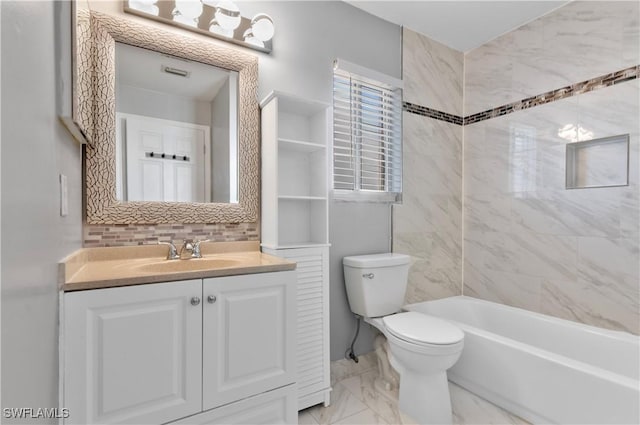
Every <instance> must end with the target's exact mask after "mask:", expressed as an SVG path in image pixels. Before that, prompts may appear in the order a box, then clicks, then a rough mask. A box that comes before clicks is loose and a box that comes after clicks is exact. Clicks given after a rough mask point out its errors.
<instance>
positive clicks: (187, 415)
mask: <svg viewBox="0 0 640 425" xmlns="http://www.w3.org/2000/svg"><path fill="white" fill-rule="evenodd" d="M295 280H296V272H295V271H282V272H273V273H257V274H249V275H241V276H232V277H218V278H210V279H204V280H202V279H196V280H188V281H179V282H169V283H154V284H145V285H138V286H126V287H118V288H108V289H94V290H86V291H78V292H67V293H64V295H63V300H62V313H63V314H62V339H63V347H64V350H63V353H62V356H63V369H64V370H63V376H64V381H63V400H62V403H63V404H62V405H63V406H64V407H67V408H68V409H69V412H70V416H69V418H67V419H65V423H66V424H93V423H128V424H132V423H135V424H161V423H168V422H171V421H177V420H180V421H181V422H180V423H203V424H204V423H210V424H214V423H228V424H231V423H248V422H246V421H250V422H252V423H254V420H255V418H257V417H265V418H266V417H270V418H273V420H274V421H275V422H270V423H295V421H296V412H297V405H296V390H295V388H296V386H295V338H296V336H295V314H296V300H295ZM234 405H235V406H236V407H235V408H234V407H233V406H234ZM220 406H222V407H220ZM238 406H240V407H238ZM238 409H239V410H238ZM252 412H253V413H252ZM260 412H262V413H260ZM252 415H253V416H252ZM278 418H279V419H278ZM255 423H260V422H255ZM264 423H266V422H264Z"/></svg>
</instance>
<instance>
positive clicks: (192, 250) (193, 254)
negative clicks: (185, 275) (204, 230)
mask: <svg viewBox="0 0 640 425" xmlns="http://www.w3.org/2000/svg"><path fill="white" fill-rule="evenodd" d="M202 242H209V239H205V240H202V241H196V242H193V241H190V240H188V239H185V240H184V242H183V243H182V247H181V248H180V255H179V256H178V257H179V258H180V259H181V260H189V259H191V258H202V253H201V252H200V244H201V243H202Z"/></svg>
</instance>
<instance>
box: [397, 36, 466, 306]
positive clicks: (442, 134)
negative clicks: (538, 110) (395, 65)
mask: <svg viewBox="0 0 640 425" xmlns="http://www.w3.org/2000/svg"><path fill="white" fill-rule="evenodd" d="M462 77H463V55H462V53H460V52H457V51H455V50H452V49H450V48H448V47H446V46H444V45H442V44H440V43H437V42H435V41H433V40H430V39H429V38H427V37H424V36H422V35H420V34H418V33H415V32H413V31H411V30H408V29H404V31H403V80H404V84H405V87H404V100H405V102H410V103H412V104H415V105H420V106H423V107H427V108H431V109H433V110H436V111H441V112H445V113H447V114H452V115H457V116H460V115H461V114H462V82H463V79H462ZM403 132H404V135H403V141H404V147H403V149H404V152H403V156H404V166H403V167H404V170H403V174H404V182H403V201H402V204H401V205H394V208H393V251H394V252H400V253H405V254H409V255H411V257H412V262H413V264H412V266H411V269H410V275H409V287H408V290H407V302H418V301H426V300H428V299H435V298H442V297H448V296H453V295H460V294H461V291H462V126H460V125H458V124H453V123H449V122H446V121H443V120H439V119H434V118H430V117H427V116H422V115H418V114H415V113H411V112H407V111H405V112H404V115H403Z"/></svg>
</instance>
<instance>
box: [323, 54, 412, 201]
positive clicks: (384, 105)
mask: <svg viewBox="0 0 640 425" xmlns="http://www.w3.org/2000/svg"><path fill="white" fill-rule="evenodd" d="M336 62H338V61H336ZM363 74H365V75H367V76H364V75H363ZM369 76H372V77H369ZM379 80H381V81H379ZM385 80H387V81H385ZM401 84H402V83H401V82H400V81H397V80H395V79H393V78H390V77H387V76H384V75H382V74H377V73H375V72H373V71H369V70H366V69H364V68H361V67H359V66H357V65H353V64H348V63H346V62H344V61H340V62H338V65H337V66H336V67H335V70H334V74H333V189H334V197H335V198H338V199H350V200H357V199H362V200H374V201H391V202H394V201H399V200H400V198H401V196H402V88H401Z"/></svg>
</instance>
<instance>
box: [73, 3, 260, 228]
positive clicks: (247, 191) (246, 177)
mask: <svg viewBox="0 0 640 425" xmlns="http://www.w3.org/2000/svg"><path fill="white" fill-rule="evenodd" d="M76 34H77V35H76V37H77V40H76V43H77V46H76V55H77V57H76V63H77V69H76V70H75V71H76V76H77V77H76V88H75V92H76V96H77V99H74V100H75V102H77V103H76V104H77V109H76V111H77V114H76V117H75V118H76V120H77V121H78V122H79V124H80V126H81V127H82V130H83V131H84V132H85V133H86V134H87V135H88V136H89V137H88V143H87V145H86V151H85V154H86V157H85V199H86V214H87V223H88V224H160V223H248V222H256V221H257V220H258V210H259V191H260V178H259V150H260V147H259V134H260V128H259V125H260V115H259V114H260V110H259V107H258V100H257V89H258V58H257V57H256V56H253V55H250V54H247V53H244V52H241V51H239V50H236V49H232V48H226V47H223V46H220V45H218V44H215V43H212V42H211V41H204V40H198V39H196V38H192V37H188V36H184V35H181V34H176V33H173V32H168V31H164V30H162V29H158V28H155V27H153V26H147V25H144V24H140V23H137V22H134V21H133V20H129V19H123V18H118V17H114V16H111V15H107V14H104V13H99V12H95V11H88V10H79V11H78V14H77V32H76ZM116 42H122V43H126V44H130V45H133V46H137V47H142V48H145V49H149V50H153V51H156V52H160V53H165V54H168V55H172V56H177V57H180V58H184V59H188V60H192V61H197V62H201V63H205V64H210V65H214V66H217V67H220V68H224V69H228V70H233V71H238V84H239V104H238V169H239V176H238V186H239V187H238V193H239V202H238V203H235V204H232V203H229V204H225V203H189V202H138V201H135V202H121V201H118V200H117V199H116V155H115V147H116V107H115V76H116V69H115V43H116Z"/></svg>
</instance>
